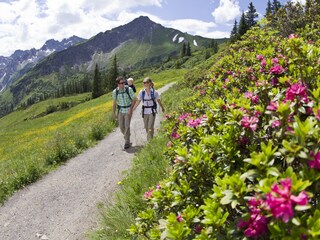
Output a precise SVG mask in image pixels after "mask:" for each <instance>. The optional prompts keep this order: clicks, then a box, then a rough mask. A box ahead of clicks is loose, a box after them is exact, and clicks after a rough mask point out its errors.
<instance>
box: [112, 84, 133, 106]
mask: <svg viewBox="0 0 320 240" xmlns="http://www.w3.org/2000/svg"><path fill="white" fill-rule="evenodd" d="M124 89H125V92H126V93H127V94H128V96H129V98H130V100H131V101H132V98H131V96H130V93H129V87H128V86H125V87H124ZM118 94H119V88H117V89H116V100H117V99H118ZM121 94H123V93H121ZM129 107H131V104H130V105H128V106H120V105H119V104H118V112H119V110H120V108H129Z"/></svg>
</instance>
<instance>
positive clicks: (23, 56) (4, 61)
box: [0, 36, 85, 92]
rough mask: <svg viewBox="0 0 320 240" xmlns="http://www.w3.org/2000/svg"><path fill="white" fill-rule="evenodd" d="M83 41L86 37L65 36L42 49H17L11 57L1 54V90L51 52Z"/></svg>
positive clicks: (48, 43)
mask: <svg viewBox="0 0 320 240" xmlns="http://www.w3.org/2000/svg"><path fill="white" fill-rule="evenodd" d="M83 41H85V39H83V38H79V37H77V36H72V37H70V38H65V39H63V40H62V41H61V42H60V41H56V40H54V39H50V40H48V41H46V42H45V44H44V45H43V46H42V47H41V48H40V49H35V48H32V49H30V50H24V51H23V50H16V51H15V52H14V53H13V54H12V55H11V56H10V57H2V56H0V92H2V91H3V90H4V89H5V87H6V86H7V85H9V84H10V83H12V82H14V81H15V80H17V79H18V78H19V77H21V76H23V75H24V74H25V73H26V72H27V71H28V70H30V69H32V68H33V67H34V66H35V65H36V64H37V63H38V62H39V61H41V60H42V59H44V58H45V57H47V56H48V55H50V54H51V53H53V52H58V51H62V50H64V49H67V48H68V47H70V46H72V45H75V44H78V43H80V42H83Z"/></svg>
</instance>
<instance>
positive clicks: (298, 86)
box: [284, 82, 308, 103]
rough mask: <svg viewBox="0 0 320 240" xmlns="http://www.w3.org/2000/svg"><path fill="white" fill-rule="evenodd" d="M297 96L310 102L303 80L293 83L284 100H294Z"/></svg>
mask: <svg viewBox="0 0 320 240" xmlns="http://www.w3.org/2000/svg"><path fill="white" fill-rule="evenodd" d="M296 97H299V99H300V100H302V101H303V102H305V103H307V102H308V94H307V88H306V87H305V86H304V85H303V84H302V83H301V82H298V83H295V84H292V85H291V86H290V87H289V88H288V89H287V92H286V97H285V100H284V101H285V102H286V101H289V100H290V101H294V100H295V98H296Z"/></svg>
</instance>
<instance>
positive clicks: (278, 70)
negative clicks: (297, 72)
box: [269, 65, 285, 75]
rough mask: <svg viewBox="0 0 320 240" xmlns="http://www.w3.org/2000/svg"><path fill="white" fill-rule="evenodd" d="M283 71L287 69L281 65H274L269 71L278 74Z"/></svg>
mask: <svg viewBox="0 0 320 240" xmlns="http://www.w3.org/2000/svg"><path fill="white" fill-rule="evenodd" d="M283 72H285V69H284V68H283V67H282V66H280V65H275V66H272V67H271V68H270V71H269V73H270V74H277V75H279V74H281V73H283Z"/></svg>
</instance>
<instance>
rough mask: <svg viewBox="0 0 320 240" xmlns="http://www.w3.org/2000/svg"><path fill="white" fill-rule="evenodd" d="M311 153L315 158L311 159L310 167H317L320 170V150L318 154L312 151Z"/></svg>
mask: <svg viewBox="0 0 320 240" xmlns="http://www.w3.org/2000/svg"><path fill="white" fill-rule="evenodd" d="M310 155H311V156H312V157H313V160H312V161H309V167H310V168H317V169H318V170H320V151H319V152H317V154H314V153H313V152H311V154H310Z"/></svg>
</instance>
